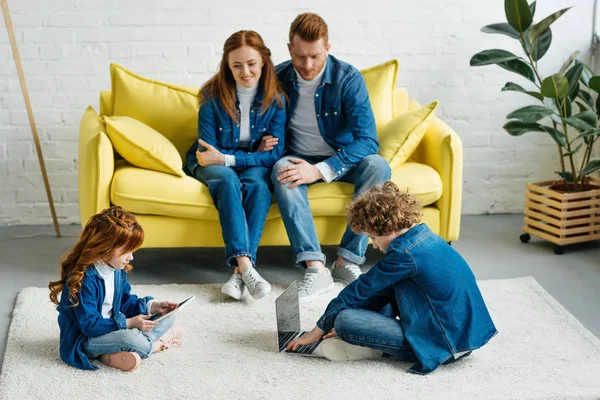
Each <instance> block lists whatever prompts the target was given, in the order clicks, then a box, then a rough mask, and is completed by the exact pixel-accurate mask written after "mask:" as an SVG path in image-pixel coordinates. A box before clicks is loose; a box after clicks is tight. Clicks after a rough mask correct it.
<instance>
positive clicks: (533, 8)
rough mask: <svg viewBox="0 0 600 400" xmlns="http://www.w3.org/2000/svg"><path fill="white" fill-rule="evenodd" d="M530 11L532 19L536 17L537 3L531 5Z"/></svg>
mask: <svg viewBox="0 0 600 400" xmlns="http://www.w3.org/2000/svg"><path fill="white" fill-rule="evenodd" d="M529 9H530V10H531V19H533V17H535V1H534V2H533V3H531V4H530V5H529Z"/></svg>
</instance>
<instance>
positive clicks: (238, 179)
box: [194, 165, 273, 267]
mask: <svg viewBox="0 0 600 400" xmlns="http://www.w3.org/2000/svg"><path fill="white" fill-rule="evenodd" d="M270 173H271V169H270V168H266V167H248V168H245V169H241V170H236V169H234V168H231V167H225V166H222V165H212V166H210V167H202V166H198V167H196V168H195V169H194V176H195V177H196V179H198V180H199V181H200V182H202V183H204V184H205V185H206V186H208V190H209V191H210V195H211V197H212V199H213V202H214V204H215V206H216V207H217V210H218V211H219V221H220V223H221V231H222V232H223V241H224V242H225V256H226V257H227V265H229V266H231V267H235V266H237V261H236V259H235V258H236V257H242V256H246V257H248V258H250V261H251V262H252V265H255V263H256V251H257V249H258V242H260V237H261V236H262V231H263V228H264V226H265V220H266V219H267V213H268V212H269V208H270V207H271V203H272V201H273V196H272V194H271V190H270V182H269V174H270Z"/></svg>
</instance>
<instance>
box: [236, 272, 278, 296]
mask: <svg viewBox="0 0 600 400" xmlns="http://www.w3.org/2000/svg"><path fill="white" fill-rule="evenodd" d="M242 280H243V281H244V283H245V284H246V287H247V288H248V293H250V296H252V297H254V298H255V299H256V300H258V299H261V298H263V297H265V296H266V295H268V294H269V293H271V285H270V284H269V282H267V281H266V280H265V279H264V278H263V277H262V276H260V274H259V273H258V271H256V270H255V269H254V268H248V269H247V270H246V272H244V273H243V274H242Z"/></svg>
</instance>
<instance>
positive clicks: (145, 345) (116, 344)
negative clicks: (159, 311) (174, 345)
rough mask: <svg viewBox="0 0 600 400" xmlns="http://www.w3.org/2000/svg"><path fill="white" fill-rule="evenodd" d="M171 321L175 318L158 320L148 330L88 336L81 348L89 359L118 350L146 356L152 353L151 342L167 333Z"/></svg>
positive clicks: (121, 331) (128, 330)
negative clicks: (152, 327)
mask: <svg viewBox="0 0 600 400" xmlns="http://www.w3.org/2000/svg"><path fill="white" fill-rule="evenodd" d="M173 322H175V318H173V317H168V318H165V319H162V320H160V321H159V322H158V325H156V326H155V327H154V329H152V331H150V332H142V331H140V330H139V329H121V330H118V331H113V332H111V333H107V334H106V335H102V336H97V337H90V338H88V339H87V340H86V341H85V342H84V343H83V350H84V351H85V353H86V354H87V356H88V357H89V358H90V359H92V358H98V357H100V356H101V355H102V354H110V353H117V352H119V351H135V352H136V353H138V354H139V355H140V357H142V358H146V357H148V356H149V355H150V354H152V347H153V343H154V342H156V341H157V340H158V339H159V338H161V337H162V336H163V335H164V334H165V333H167V331H168V330H169V328H170V327H171V326H172V325H173Z"/></svg>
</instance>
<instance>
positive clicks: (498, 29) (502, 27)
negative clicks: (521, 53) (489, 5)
mask: <svg viewBox="0 0 600 400" xmlns="http://www.w3.org/2000/svg"><path fill="white" fill-rule="evenodd" d="M481 32H485V33H498V34H501V35H506V36H509V37H511V38H513V39H517V40H521V35H520V34H519V32H517V31H515V29H514V28H513V27H512V26H510V25H509V24H507V23H506V22H501V23H498V24H491V25H487V26H484V27H483V28H481Z"/></svg>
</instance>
